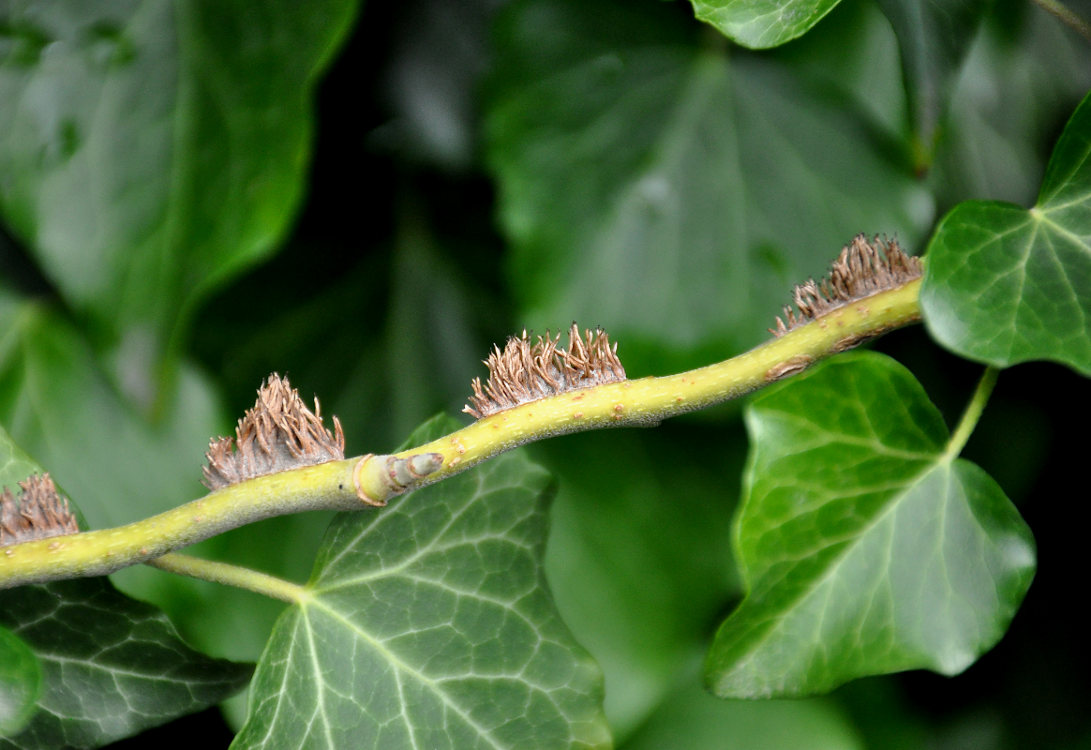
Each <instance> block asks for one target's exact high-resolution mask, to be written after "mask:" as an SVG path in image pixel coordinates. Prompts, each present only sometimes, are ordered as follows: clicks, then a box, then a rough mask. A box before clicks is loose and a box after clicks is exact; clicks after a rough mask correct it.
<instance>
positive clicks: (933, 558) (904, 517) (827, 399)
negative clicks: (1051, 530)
mask: <svg viewBox="0 0 1091 750" xmlns="http://www.w3.org/2000/svg"><path fill="white" fill-rule="evenodd" d="M747 426H748V428H749V431H750V434H751V439H752V441H753V446H752V449H751V455H750V464H749V467H748V469H747V472H746V478H745V487H744V494H745V499H744V504H743V506H742V510H741V512H740V514H739V516H738V519H737V527H736V546H737V549H738V556H739V561H740V565H741V566H742V570H743V575H744V577H745V579H746V582H747V586H748V594H747V597H746V599H745V600H744V601H743V603H742V604H741V605H740V606H739V608H738V609H737V610H736V611H735V612H734V613H733V614H732V615H731V616H730V617H729V618H728V619H727V620H726V621H725V622H724V624H723V625H722V626H721V628H720V631H719V632H718V633H717V635H716V640H715V643H714V645H713V647H712V650H711V652H710V653H709V656H708V660H707V664H706V678H707V680H708V682H709V684H710V686H711V687H712V689H713V690H714V691H715V692H716V693H717V694H719V695H721V696H736V697H742V696H745V697H757V696H772V695H784V696H787V695H807V694H813V693H819V692H824V691H827V690H831V689H832V688H834V687H836V686H837V685H840V684H842V683H844V682H846V681H848V680H851V679H854V678H857V677H862V676H865V675H873V674H883V673H887V672H895V671H900V670H906V669H915V668H927V669H932V670H934V671H937V672H941V673H943V674H955V673H958V672H960V671H962V670H963V669H965V668H966V667H968V666H969V665H970V664H971V663H973V661H974V660H975V659H976V658H977V657H978V656H979V655H980V654H982V653H983V652H985V651H986V650H988V649H989V648H991V647H992V645H993V644H995V643H996V642H997V641H998V640H999V639H1000V637H1001V636H1002V635H1003V633H1004V631H1005V630H1006V629H1007V625H1008V623H1009V622H1010V620H1011V618H1012V616H1013V615H1014V613H1015V610H1016V608H1017V607H1018V606H1019V603H1020V602H1021V601H1022V599H1023V596H1024V594H1025V593H1026V591H1027V588H1028V587H1029V585H1030V581H1031V578H1032V576H1033V571H1034V556H1035V553H1034V543H1033V539H1032V537H1031V534H1030V530H1029V529H1028V528H1027V526H1026V524H1025V523H1023V521H1022V519H1021V518H1020V517H1019V514H1018V513H1017V512H1016V510H1015V508H1014V506H1012V505H1011V503H1010V502H1009V501H1008V499H1007V498H1006V497H1005V496H1004V493H1003V491H1002V490H1001V489H1000V488H999V487H998V486H997V485H996V483H995V482H994V481H993V480H992V479H991V478H990V477H989V476H988V475H987V474H985V472H984V471H982V470H981V469H980V468H978V467H977V466H975V465H974V464H971V463H969V462H968V461H965V460H963V459H957V458H955V457H954V456H950V455H947V454H946V453H945V448H946V446H945V444H946V440H947V430H946V428H945V426H944V424H943V421H942V419H941V417H940V415H939V412H938V411H937V410H936V409H935V407H934V406H933V405H932V404H931V402H930V401H929V400H928V398H927V396H926V395H925V393H924V391H923V389H922V388H921V387H920V385H919V383H917V381H916V380H915V379H914V378H913V376H912V375H911V374H910V373H909V372H908V371H907V370H905V369H904V368H903V367H902V366H901V365H898V364H897V363H895V362H894V361H893V360H890V359H887V358H885V357H883V356H881V355H878V354H873V353H867V352H864V353H858V354H853V355H846V356H842V357H838V358H837V359H835V360H831V361H829V362H828V363H827V364H826V365H824V366H822V367H819V368H816V369H815V370H813V371H811V372H808V373H805V374H803V375H801V376H798V377H796V378H794V379H792V380H790V381H789V382H787V383H785V384H784V385H783V386H781V387H779V388H776V389H774V390H772V391H771V392H769V393H767V394H764V395H762V396H760V397H758V398H756V399H755V400H754V401H753V403H752V404H751V405H750V407H749V409H748V411H747Z"/></svg>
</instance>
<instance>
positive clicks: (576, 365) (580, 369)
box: [463, 323, 625, 419]
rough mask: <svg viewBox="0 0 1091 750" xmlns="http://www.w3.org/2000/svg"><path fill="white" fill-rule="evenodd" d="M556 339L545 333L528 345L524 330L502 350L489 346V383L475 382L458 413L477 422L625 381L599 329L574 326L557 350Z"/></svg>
mask: <svg viewBox="0 0 1091 750" xmlns="http://www.w3.org/2000/svg"><path fill="white" fill-rule="evenodd" d="M560 340H561V336H560V334H557V336H556V337H555V338H554V337H552V336H550V334H549V331H546V335H545V336H539V337H538V340H537V341H534V342H531V340H530V338H529V336H528V335H527V332H526V331H523V335H522V336H521V337H520V338H516V337H514V336H512V337H511V338H509V339H508V343H507V344H505V346H504V350H503V351H500V348H499V347H495V346H494V347H493V351H492V353H491V354H489V358H488V359H486V360H485V365H486V366H487V367H488V368H489V378H488V380H487V381H486V382H485V384H484V385H482V384H481V379H480V378H474V381H473V383H472V386H473V391H474V393H473V395H472V396H471V397H470V403H469V404H468V405H467V406H466V408H465V409H463V411H464V412H466V413H467V414H470V415H471V416H473V417H475V418H477V419H481V418H482V417H485V416H488V415H490V414H495V413H496V412H498V411H503V410H504V409H510V408H512V407H513V406H519V405H520V404H525V403H527V402H530V401H537V400H538V399H540V398H545V397H546V396H553V395H556V394H558V393H566V392H568V391H574V390H577V389H579V388H589V387H591V386H596V385H601V384H603V383H615V382H618V381H621V380H625V368H624V367H622V366H621V361H620V360H619V359H618V358H617V344H611V343H610V338H609V337H608V336H607V335H606V332H605V331H603V330H602V329H601V328H599V329H596V330H595V331H585V332H584V333H583V334H582V335H581V334H580V329H579V326H577V325H576V324H575V323H573V324H572V328H571V330H570V331H569V333H568V346H567V347H566V348H558V344H559V343H560Z"/></svg>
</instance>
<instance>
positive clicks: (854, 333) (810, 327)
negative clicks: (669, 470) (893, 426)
mask: <svg viewBox="0 0 1091 750" xmlns="http://www.w3.org/2000/svg"><path fill="white" fill-rule="evenodd" d="M919 293H920V280H919V279H917V280H915V281H911V282H909V283H907V284H905V285H903V286H901V287H898V288H896V289H893V290H890V291H887V292H880V293H878V294H875V295H872V296H871V297H868V298H866V299H864V300H861V301H859V302H855V303H852V304H850V305H847V306H845V307H842V308H839V309H837V310H834V311H833V312H830V313H828V314H827V315H824V316H822V317H821V318H819V319H818V320H815V321H812V322H810V323H808V324H806V325H804V326H801V327H799V328H796V329H794V330H792V331H790V332H788V333H786V334H785V335H783V336H781V337H780V338H777V339H773V340H772V341H768V342H766V343H764V344H762V345H761V346H758V347H756V348H754V349H751V350H750V351H748V352H745V353H743V354H740V355H739V356H737V357H733V358H731V359H729V360H726V361H723V362H718V363H716V364H714V365H708V366H706V367H701V368H698V369H696V370H690V371H688V372H683V373H680V374H677V375H667V376H664V377H647V378H639V379H636V380H625V381H622V382H619V383H609V384H606V385H600V386H595V387H593V388H585V389H582V390H578V391H572V392H569V393H562V394H560V395H557V396H550V397H548V398H543V399H540V400H538V401H534V402H532V403H527V404H522V405H520V406H517V407H514V408H511V409H506V410H504V411H501V412H498V413H496V414H493V415H491V416H488V417H485V418H483V419H479V420H477V421H476V422H474V423H473V424H471V425H469V426H468V427H465V428H463V429H461V430H458V431H456V432H453V433H451V434H450V435H447V436H445V437H442V438H440V439H439V440H435V441H433V442H431V443H428V444H426V445H422V446H419V447H417V448H413V449H411V450H408V451H403V452H402V453H398V454H395V455H396V456H399V457H406V456H409V455H411V454H415V453H425V452H434V453H438V454H440V455H442V456H443V467H442V468H441V469H440V470H439V471H437V472H436V473H434V474H431V475H429V476H428V477H426V478H425V479H424V480H423V481H422V482H421V484H422V485H423V484H430V483H432V482H435V481H439V480H440V479H443V478H444V477H446V476H450V475H451V474H455V473H457V472H459V471H462V470H464V469H466V468H467V467H469V466H473V465H474V464H477V463H480V462H481V461H484V460H485V459H488V458H490V457H492V456H494V455H496V454H497V453H501V452H503V451H506V450H510V449H511V448H514V447H516V446H518V445H522V444H524V443H529V442H532V441H534V440H540V439H542V438H545V437H551V436H554V435H562V434H566V433H571V432H580V431H583V430H591V429H597V428H603V427H624V426H634V425H649V424H655V423H657V422H659V421H660V420H662V419H665V418H667V417H672V416H676V415H678V414H682V413H685V412H689V411H694V410H697V409H703V408H705V407H708V406H711V405H713V404H718V403H720V402H723V401H728V400H730V399H734V398H738V397H739V396H743V395H745V394H747V393H750V392H751V391H754V390H756V389H758V388H761V387H763V386H765V385H769V384H770V383H772V382H775V381H777V380H779V379H781V378H783V377H787V376H789V375H793V374H795V373H797V372H800V371H802V370H804V369H806V368H807V367H809V366H810V365H811V364H814V363H815V362H816V361H818V360H819V359H822V358H824V357H827V356H829V355H831V354H835V353H837V352H839V351H844V350H845V349H847V348H850V347H852V346H854V345H856V344H858V343H860V341H862V340H865V339H868V338H871V337H874V336H877V335H880V334H882V333H885V332H886V331H889V330H891V329H893V328H898V327H900V326H903V325H906V324H908V323H912V322H915V321H917V320H919V319H920V307H919V305H918V302H917V298H918V296H919ZM364 469H365V472H367V467H364ZM362 481H363V483H364V484H365V486H372V484H373V483H375V481H376V480H375V479H374V478H372V477H370V476H369V477H367V478H365V479H364V480H362Z"/></svg>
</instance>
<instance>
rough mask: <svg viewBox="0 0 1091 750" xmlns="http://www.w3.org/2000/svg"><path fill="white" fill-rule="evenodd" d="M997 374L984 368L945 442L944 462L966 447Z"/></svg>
mask: <svg viewBox="0 0 1091 750" xmlns="http://www.w3.org/2000/svg"><path fill="white" fill-rule="evenodd" d="M999 373H1000V371H999V370H998V369H997V368H995V367H986V368H985V372H984V373H982V375H981V380H979V381H978V382H977V388H976V389H975V390H974V395H973V397H972V398H971V399H970V403H969V404H967V405H966V411H964V412H963V413H962V418H961V419H960V420H959V421H958V426H957V427H955V431H954V432H953V433H951V439H950V440H948V441H947V448H946V450H944V452H943V457H944V458H945V459H946V460H948V461H953V460H954V459H955V458H957V457H958V455H959V454H960V453H962V449H963V448H964V447H965V446H966V442H967V441H968V440H969V439H970V435H972V434H973V432H974V428H975V427H977V422H978V420H979V419H981V413H982V412H983V411H985V404H987V403H988V402H989V396H990V395H991V394H992V391H993V387H994V386H996V378H997V376H998V375H999Z"/></svg>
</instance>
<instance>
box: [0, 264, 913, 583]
mask: <svg viewBox="0 0 1091 750" xmlns="http://www.w3.org/2000/svg"><path fill="white" fill-rule="evenodd" d="M919 292H920V280H919V279H918V280H914V281H911V282H909V283H906V284H904V285H902V286H900V287H897V288H895V289H892V290H889V291H886V292H880V293H878V294H874V295H872V296H870V297H867V298H866V299H863V300H860V301H857V302H853V303H851V304H848V305H846V306H844V307H841V308H838V309H836V310H834V311H832V312H830V313H827V314H826V315H823V316H822V317H820V318H818V319H817V320H814V321H812V322H810V323H808V324H806V325H802V326H800V327H798V328H795V329H794V330H792V331H790V332H788V333H786V334H784V335H783V336H781V337H780V338H777V339H773V340H772V341H769V342H766V343H765V344H762V345H761V346H758V347H757V348H755V349H752V350H750V351H748V352H745V353H744V354H741V355H739V356H737V357H734V358H732V359H729V360H726V361H724V362H719V363H717V364H714V365H709V366H707V367H701V368H698V369H696V370H690V371H689V372H684V373H680V374H678V375H668V376H664V377H647V378H640V379H636V380H627V381H622V382H619V383H609V384H605V385H600V386H595V387H592V388H585V389H581V390H576V391H572V392H568V393H563V394H560V395H556V396H551V397H548V398H543V399H540V400H538V401H534V402H531V403H527V404H523V405H521V406H517V407H514V408H511V409H507V410H505V411H501V412H498V413H496V414H493V415H491V416H488V417H485V418H483V419H479V420H478V421H476V422H474V423H473V424H471V425H469V426H468V427H465V428H463V429H461V430H457V431H455V432H453V433H451V434H450V435H447V436H446V437H443V438H440V439H439V440H436V441H433V442H431V443H429V444H427V445H424V446H421V447H419V448H414V449H411V450H408V451H403V452H402V453H398V454H395V458H401V459H408V458H410V457H412V456H419V455H421V454H435V458H436V460H437V461H439V460H441V461H442V464H441V465H440V466H439V469H438V470H436V471H432V472H431V473H430V474H428V475H427V476H424V477H422V478H420V479H418V480H415V481H413V482H412V483H411V484H412V486H408V485H406V484H402V483H399V482H400V481H401V480H400V479H398V478H396V477H395V476H394V475H393V474H392V470H391V464H390V462H389V461H388V459H389V458H390V457H389V456H370V455H369V456H363V457H360V458H354V459H347V460H342V461H330V462H327V463H324V464H319V465H317V466H309V467H306V468H302V469H294V470H291V471H284V472H280V473H278V474H271V475H268V476H264V477H258V478H257V479H251V480H248V481H245V482H242V483H240V484H237V485H232V486H230V487H225V488H223V489H220V490H217V491H215V492H212V493H210V494H208V495H206V496H205V497H203V498H201V499H200V500H195V501H193V502H191V503H187V504H186V505H183V506H181V507H178V508H175V509H173V510H169V511H167V512H165V513H161V514H159V515H158V516H153V517H151V518H147V519H144V520H142V521H137V522H135V523H131V524H129V525H127V526H121V527H118V528H115V529H104V530H101V531H89V532H84V533H81V534H75V535H72V536H61V537H53V538H51V539H43V540H38V541H33V542H23V543H21V544H16V545H12V546H9V547H4V548H3V549H2V550H0V588H8V587H11V586H18V585H21V584H24V583H33V582H39V581H49V580H56V579H61V578H74V577H80V576H94V575H105V574H107V573H111V572H113V571H115V570H118V569H120V568H123V567H126V566H128V565H133V564H136V563H142V562H146V561H148V560H152V559H154V558H157V557H161V556H162V555H165V554H166V553H168V552H170V551H172V550H175V549H178V548H180V547H184V546H186V545H189V544H193V543H195V542H198V541H201V540H202V539H207V538H209V537H211V536H214V535H216V534H219V533H222V532H224V531H227V530H230V529H233V528H237V527H239V526H242V525H245V524H247V523H251V522H253V521H257V520H260V519H262V518H268V517H270V516H274V515H281V514H285V513H295V512H299V511H304V510H319V509H327V510H329V509H332V510H355V509H360V508H363V507H366V505H367V504H369V503H370V504H372V505H381V504H383V503H385V501H386V500H387V499H388V498H389V497H391V496H393V495H396V494H398V493H400V492H403V491H405V490H406V489H414V488H416V487H420V486H424V485H426V484H431V483H433V482H436V481H439V480H440V479H443V478H445V477H448V476H450V475H452V474H456V473H458V472H461V471H464V470H466V469H468V468H470V467H471V466H474V465H475V464H478V463H480V462H481V461H484V460H485V459H487V458H490V457H492V456H495V455H496V454H498V453H501V452H503V451H506V450H510V449H511V448H514V447H516V446H519V445H522V444H524V443H528V442H531V441H534V440H540V439H542V438H546V437H551V436H554V435H561V434H566V433H571V432H579V431H583V430H591V429H598V428H604V427H623V426H633V425H650V424H655V423H657V422H659V421H660V420H662V419H665V418H667V417H672V416H675V415H678V414H682V413H685V412H689V411H694V410H696V409H702V408H705V407H707V406H711V405H713V404H717V403H720V402H722V401H727V400H729V399H733V398H738V397H739V396H742V395H745V394H747V393H749V392H751V391H753V390H756V389H758V388H761V387H762V386H764V385H768V384H770V383H773V382H776V381H777V380H780V379H782V378H784V377H788V376H790V375H792V374H795V373H797V372H800V371H802V370H804V369H806V368H807V367H809V366H810V365H811V364H813V363H814V362H816V361H818V360H819V359H822V358H824V357H827V356H829V355H831V354H835V353H837V352H839V351H843V350H844V349H847V348H850V347H852V346H855V345H856V344H858V343H860V342H861V341H862V340H865V339H868V338H871V337H873V336H877V335H879V334H881V333H885V332H886V331H889V330H891V329H893V328H897V327H900V326H903V325H906V324H908V323H912V322H915V321H917V320H919V319H920V308H919V305H918V301H917V298H918V295H919ZM168 564H169V561H168ZM202 577H203V576H202ZM225 582H227V581H226V579H225ZM274 595H275V594H274Z"/></svg>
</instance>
